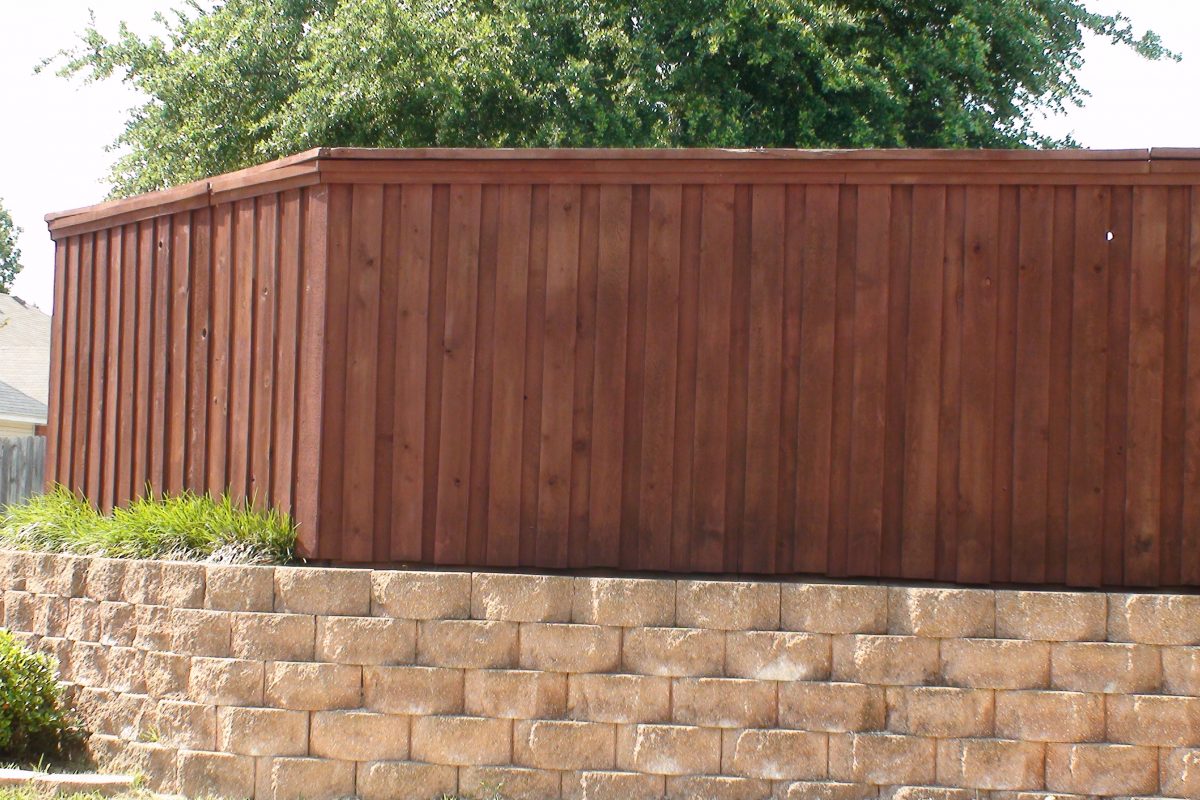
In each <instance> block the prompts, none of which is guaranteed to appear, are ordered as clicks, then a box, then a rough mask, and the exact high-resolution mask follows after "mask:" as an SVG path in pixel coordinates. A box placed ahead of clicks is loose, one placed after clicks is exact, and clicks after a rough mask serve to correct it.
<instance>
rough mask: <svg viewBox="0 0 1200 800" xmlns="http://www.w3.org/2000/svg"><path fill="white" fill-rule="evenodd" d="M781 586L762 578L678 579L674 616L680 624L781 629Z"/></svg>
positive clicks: (736, 628) (687, 626) (712, 627)
mask: <svg viewBox="0 0 1200 800" xmlns="http://www.w3.org/2000/svg"><path fill="white" fill-rule="evenodd" d="M779 614H780V589H779V584H777V583H763V582H759V581H678V582H677V583H676V596H675V619H676V624H677V625H678V626H679V627H681V628H705V629H709V630H721V631H741V630H759V631H776V630H779Z"/></svg>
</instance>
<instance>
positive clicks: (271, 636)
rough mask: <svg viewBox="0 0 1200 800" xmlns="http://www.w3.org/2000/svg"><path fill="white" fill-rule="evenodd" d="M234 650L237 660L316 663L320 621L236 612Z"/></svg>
mask: <svg viewBox="0 0 1200 800" xmlns="http://www.w3.org/2000/svg"><path fill="white" fill-rule="evenodd" d="M228 616H229V618H230V620H231V632H232V635H231V647H232V652H233V655H234V656H235V657H237V658H256V659H258V660H260V661H312V660H313V655H314V652H315V651H314V646H313V642H314V639H315V637H316V626H317V624H316V618H315V617H313V616H312V615H310V614H286V613H279V614H272V613H259V612H253V611H235V612H233V613H231V614H228Z"/></svg>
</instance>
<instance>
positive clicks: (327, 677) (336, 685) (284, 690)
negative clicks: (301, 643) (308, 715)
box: [265, 661, 363, 711]
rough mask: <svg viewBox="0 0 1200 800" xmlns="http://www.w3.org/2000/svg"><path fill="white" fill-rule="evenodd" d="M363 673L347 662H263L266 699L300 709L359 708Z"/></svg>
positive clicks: (269, 703)
mask: <svg viewBox="0 0 1200 800" xmlns="http://www.w3.org/2000/svg"><path fill="white" fill-rule="evenodd" d="M362 672H363V668H362V667H358V666H352V665H350V664H302V663H297V662H291V661H276V662H271V663H268V664H267V665H266V688H265V697H266V701H267V704H268V705H270V706H274V707H276V708H288V709H296V710H300V711H326V710H334V709H342V708H358V707H359V706H360V704H361V701H362Z"/></svg>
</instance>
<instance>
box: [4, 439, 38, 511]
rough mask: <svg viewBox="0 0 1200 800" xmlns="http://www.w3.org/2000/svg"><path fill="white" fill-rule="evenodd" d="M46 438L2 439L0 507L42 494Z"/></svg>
mask: <svg viewBox="0 0 1200 800" xmlns="http://www.w3.org/2000/svg"><path fill="white" fill-rule="evenodd" d="M45 474H46V437H45V436H21V437H16V438H0V506H4V505H5V504H7V503H18V502H20V501H22V500H24V499H25V498H27V497H29V496H31V495H34V494H37V493H38V492H40V491H42V480H43V476H44V475H45Z"/></svg>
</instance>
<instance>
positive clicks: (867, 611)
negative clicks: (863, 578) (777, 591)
mask: <svg viewBox="0 0 1200 800" xmlns="http://www.w3.org/2000/svg"><path fill="white" fill-rule="evenodd" d="M887 608H888V596H887V588H886V587H883V586H854V585H839V584H829V583H785V584H784V585H783V615H782V622H783V625H782V627H783V629H784V630H789V631H807V632H809V633H830V634H850V633H887Z"/></svg>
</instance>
